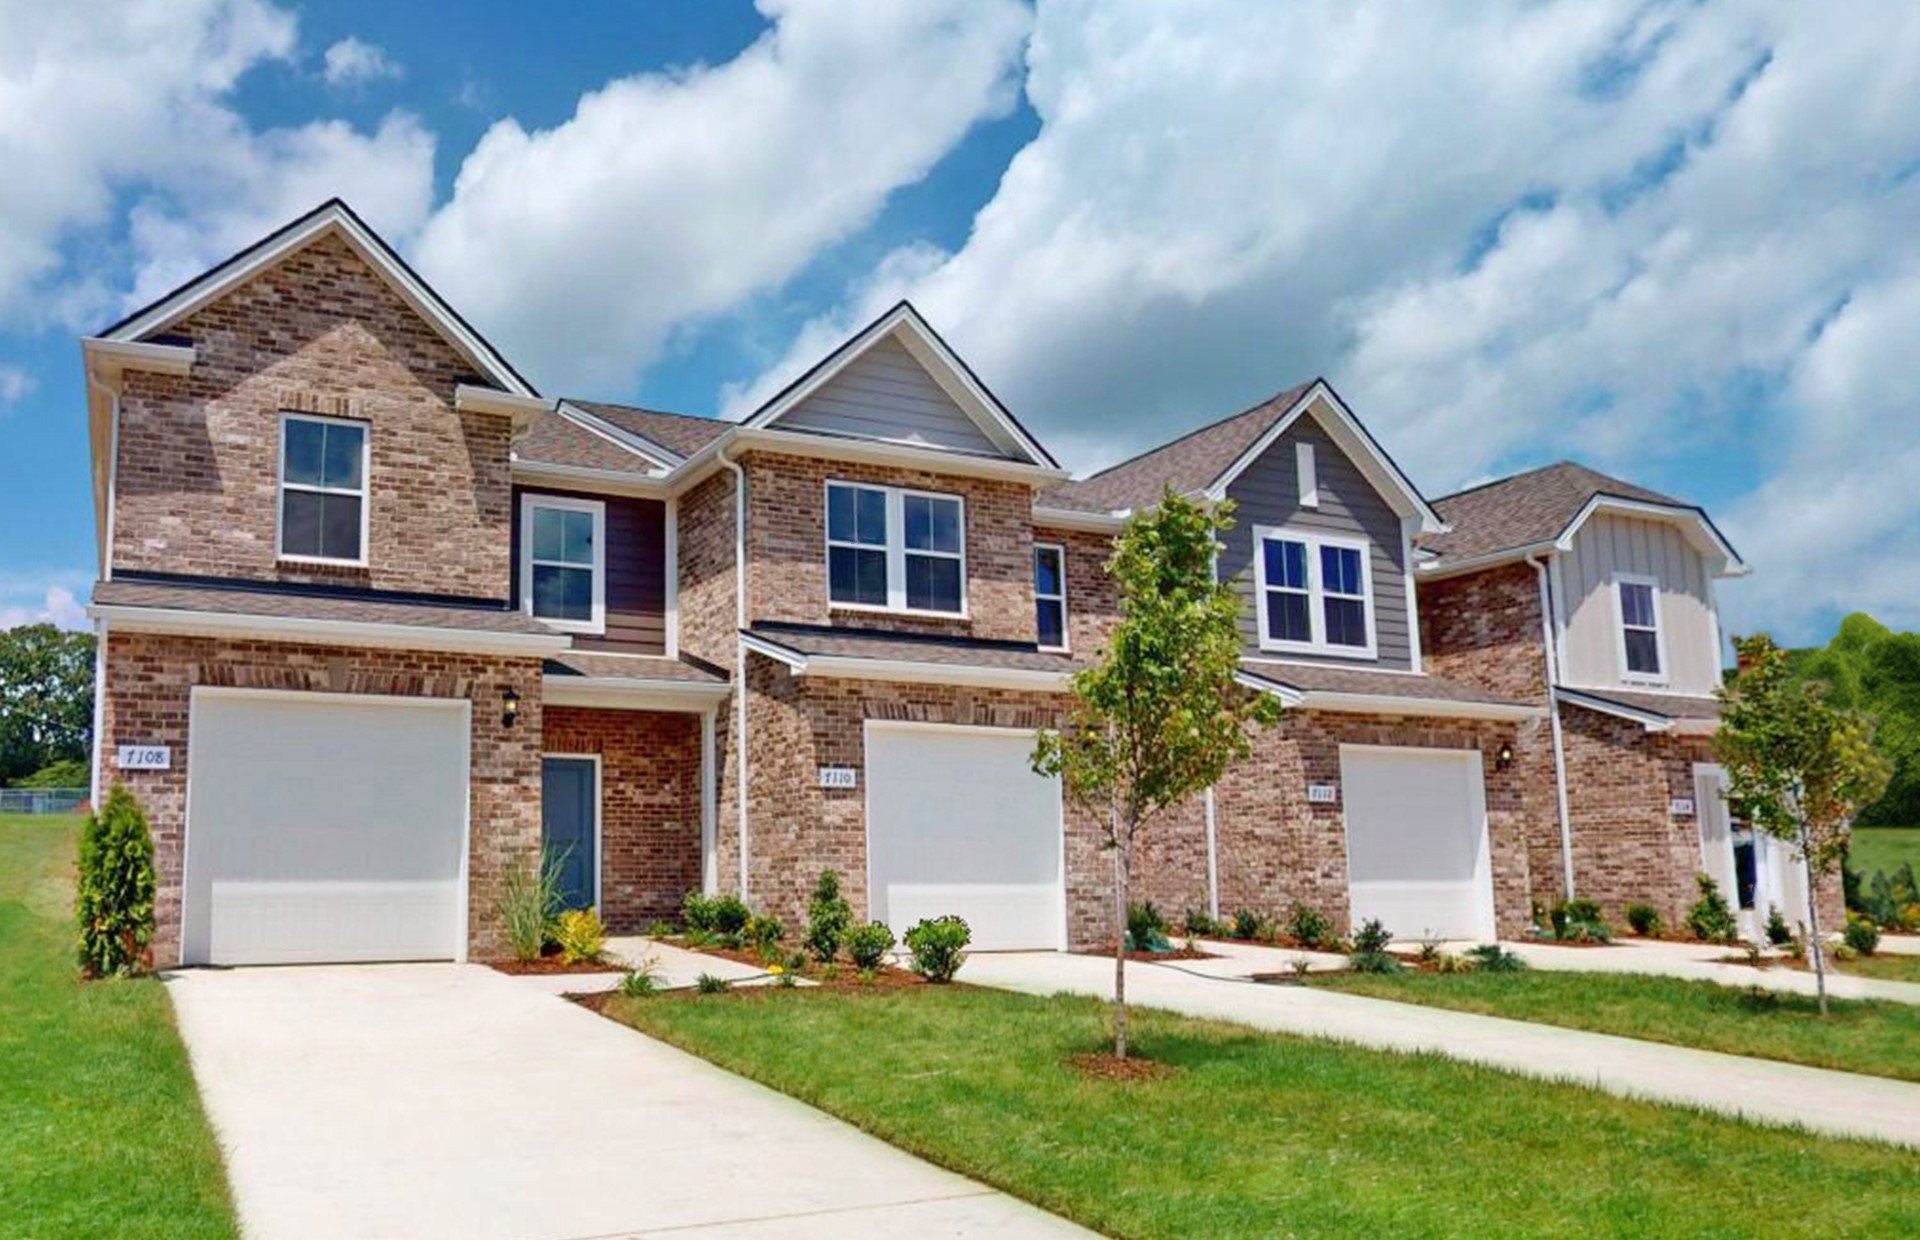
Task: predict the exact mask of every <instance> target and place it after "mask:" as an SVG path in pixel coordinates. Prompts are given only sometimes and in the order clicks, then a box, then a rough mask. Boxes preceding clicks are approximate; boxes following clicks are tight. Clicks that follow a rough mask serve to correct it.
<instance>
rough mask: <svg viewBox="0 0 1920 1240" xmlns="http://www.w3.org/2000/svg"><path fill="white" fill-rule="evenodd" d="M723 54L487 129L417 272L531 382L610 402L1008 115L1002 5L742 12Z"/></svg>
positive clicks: (1017, 11)
mask: <svg viewBox="0 0 1920 1240" xmlns="http://www.w3.org/2000/svg"><path fill="white" fill-rule="evenodd" d="M760 8H761V11H762V12H763V13H764V14H765V15H766V16H767V17H768V18H769V19H770V20H771V23H772V25H771V27H770V28H769V29H768V30H767V32H766V33H765V34H764V35H762V37H760V38H759V39H758V40H756V41H755V42H754V43H753V44H752V45H751V46H749V47H748V48H747V49H746V50H744V51H743V52H741V53H740V54H739V55H738V56H736V57H735V58H734V59H732V60H729V61H727V62H725V63H723V64H718V65H698V66H694V67H691V68H687V69H683V70H678V71H673V72H661V73H645V74H639V75H636V76H633V77H627V78H621V79H619V80H616V81H613V82H609V83H607V84H606V85H604V86H602V87H600V88H599V89H597V90H594V91H592V92H590V93H588V94H586V95H584V96H583V97H582V98H581V100H580V102H579V105H578V106H577V107H576V109H575V110H574V113H573V115H572V116H571V117H569V118H568V119H567V120H566V121H564V122H562V123H561V124H559V125H557V126H555V127H554V128H552V129H546V130H537V131H533V132H529V131H528V130H526V129H525V128H523V127H522V126H521V125H520V124H519V123H518V122H517V121H515V120H511V119H508V120H503V121H500V122H498V123H497V124H495V125H494V126H493V127H492V128H491V129H490V130H488V132H487V133H486V135H485V136H484V137H483V138H482V139H481V140H480V142H479V144H478V145H477V146H476V147H475V149H474V150H473V152H472V153H471V154H469V155H468V156H467V158H466V160H465V162H464V163H463V164H462V165H461V168H460V173H459V176H458V178H457V180H456V182H455V185H454V192H453V198H452V200H451V201H450V202H448V203H447V204H445V205H444V206H443V207H442V208H441V209H440V210H439V211H438V212H436V213H435V215H434V217H433V219H432V220H431V221H430V222H429V223H428V224H427V225H426V227H425V229H424V230H423V231H422V233H421V236H420V241H419V244H418V246H417V249H416V253H417V256H418V258H419V262H420V266H421V268H422V270H423V271H424V272H425V273H426V274H427V275H428V277H429V278H430V279H432V280H433V281H434V283H435V285H436V287H438V288H439V289H441V291H442V292H444V293H445V294H446V295H447V296H448V297H449V298H450V299H451V300H452V301H453V302H454V303H455V304H457V305H459V306H460V307H461V308H462V310H463V312H465V313H467V314H468V315H470V316H471V317H473V318H474V319H475V320H476V321H478V322H481V323H484V324H485V325H486V327H487V330H488V331H489V333H490V334H491V335H492V336H493V337H494V339H495V340H496V341H497V342H498V343H500V344H501V345H502V347H503V348H505V349H506V350H507V351H508V352H509V353H510V354H511V355H512V356H513V357H514V358H515V359H516V363H517V364H521V365H523V367H524V368H525V369H527V370H529V371H530V372H531V373H533V374H534V375H535V376H536V377H537V378H539V379H542V380H544V381H546V382H548V383H553V382H556V381H557V382H562V383H565V384H569V385H574V386H576V387H577V386H581V385H584V386H586V387H587V388H589V389H591V388H593V387H599V386H618V385H621V384H624V383H626V382H629V381H631V380H632V378H633V377H634V376H635V374H636V373H637V372H638V371H639V370H640V369H641V368H643V367H644V366H645V365H646V364H647V363H648V362H650V361H652V360H653V359H654V358H656V357H657V356H658V355H659V353H660V351H661V348H662V346H663V344H664V343H665V342H666V340H667V339H668V336H669V334H670V333H671V332H673V331H675V330H676V329H682V328H686V327H688V326H690V325H696V324H698V323H700V322H701V321H702V320H703V319H706V318H708V317H710V316H714V315H718V314H723V313H726V312H728V311H731V310H734V309H736V308H738V307H739V306H740V304H741V303H742V302H743V301H744V300H745V299H746V298H748V297H751V296H753V295H754V294H756V293H762V292H765V291H767V290H770V289H775V288H778V287H779V286H780V285H782V284H783V283H784V282H785V281H787V280H788V279H790V278H791V277H792V276H793V275H794V274H795V273H796V272H798V271H799V270H800V269H801V268H802V267H804V266H805V265H806V264H807V263H808V262H809V261H810V260H811V259H813V258H814V257H815V256H816V255H817V254H818V253H819V252H820V251H821V250H822V248H824V247H826V246H828V245H831V244H832V243H834V242H836V241H839V240H841V239H843V238H845V237H847V236H848V235H850V234H852V233H853V232H855V231H857V230H858V229H860V228H861V227H862V226H864V225H865V224H866V223H868V222H869V221H870V220H871V219H872V218H873V216H874V215H875V214H876V212H878V210H879V209H880V207H881V206H882V205H883V204H884V202H885V201H886V198H887V195H888V194H890V193H891V192H892V191H894V190H895V189H898V188H899V187H901V186H903V185H907V184H911V183H912V182H914V181H917V180H918V179H919V178H921V177H922V176H924V175H925V174H926V173H927V172H928V171H929V170H930V169H931V168H932V167H933V165H934V164H935V163H936V162H938V160H939V159H940V158H941V157H942V156H943V155H945V154H946V153H947V151H948V150H950V149H951V148H952V147H953V146H954V145H955V143H957V142H958V141H959V140H960V139H961V138H962V137H963V136H964V135H965V134H966V132H967V130H968V129H969V128H970V127H971V126H972V125H973V124H974V123H975V122H976V121H979V120H980V119H982V118H983V117H988V116H992V115H995V114H999V113H1003V112H1004V111H1005V110H1006V109H1007V108H1008V107H1010V106H1011V105H1012V102H1013V100H1014V97H1015V96H1014V89H1015V76H1014V75H1015V71H1016V69H1017V65H1018V52H1019V49H1020V46H1021V43H1022V40H1023V38H1024V36H1025V34H1026V30H1027V24H1028V15H1027V13H1026V11H1025V10H1024V9H1023V8H1022V7H1021V6H1020V5H1018V4H1017V3H1014V0H927V2H925V3H915V4H896V3H892V2H891V0H859V2H855V0H760Z"/></svg>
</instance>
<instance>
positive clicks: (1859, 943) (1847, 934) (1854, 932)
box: [1841, 913, 1880, 956]
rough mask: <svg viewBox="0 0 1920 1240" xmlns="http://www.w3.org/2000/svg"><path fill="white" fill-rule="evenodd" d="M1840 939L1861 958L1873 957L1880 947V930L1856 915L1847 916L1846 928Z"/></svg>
mask: <svg viewBox="0 0 1920 1240" xmlns="http://www.w3.org/2000/svg"><path fill="white" fill-rule="evenodd" d="M1841 937H1842V938H1843V939H1845V941H1846V944H1847V946H1848V947H1851V948H1852V949H1853V950H1854V951H1856V952H1858V953H1859V954H1860V955H1862V956H1871V955H1873V952H1874V949H1875V948H1877V947H1879V946H1880V928H1879V927H1878V926H1876V925H1874V924H1873V923H1872V922H1871V921H1869V920H1868V919H1866V918H1865V917H1862V916H1860V915H1859V914H1858V913H1848V914H1847V928H1846V930H1845V931H1844V932H1843V934H1842V936H1841Z"/></svg>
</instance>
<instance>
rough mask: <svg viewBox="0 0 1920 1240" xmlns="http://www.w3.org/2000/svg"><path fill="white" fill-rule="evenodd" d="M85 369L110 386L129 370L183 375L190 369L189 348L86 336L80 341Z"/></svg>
mask: <svg viewBox="0 0 1920 1240" xmlns="http://www.w3.org/2000/svg"><path fill="white" fill-rule="evenodd" d="M80 354H81V356H82V357H83V358H84V359H85V360H86V363H87V369H88V370H89V371H91V372H92V373H93V374H94V375H95V376H96V377H98V378H99V379H101V380H102V381H103V382H112V381H114V380H116V379H118V378H119V377H120V375H121V374H122V373H123V372H125V371H129V370H145V371H150V372H152V373H154V374H157V375H184V374H187V373H189V372H190V371H191V370H192V369H193V359H194V349H193V346H192V345H190V344H150V343H148V342H145V341H139V340H118V339H115V340H108V339H105V338H103V337H100V336H87V337H85V338H83V339H82V340H81V341H80Z"/></svg>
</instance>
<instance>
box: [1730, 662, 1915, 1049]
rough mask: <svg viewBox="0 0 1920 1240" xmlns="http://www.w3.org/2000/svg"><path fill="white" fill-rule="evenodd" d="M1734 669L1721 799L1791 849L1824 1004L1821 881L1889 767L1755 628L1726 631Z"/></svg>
mask: <svg viewBox="0 0 1920 1240" xmlns="http://www.w3.org/2000/svg"><path fill="white" fill-rule="evenodd" d="M1733 645H1734V649H1735V651H1736V652H1738V654H1739V656H1740V668H1739V672H1738V674H1737V675H1736V676H1734V678H1733V679H1732V680H1731V681H1729V682H1728V683H1727V684H1724V685H1722V686H1721V687H1720V688H1719V689H1718V690H1716V691H1715V692H1716V695H1717V696H1718V697H1719V699H1720V730H1719V731H1718V732H1716V733H1715V734H1714V738H1713V748H1714V753H1715V754H1716V756H1718V758H1719V759H1720V764H1721V765H1722V766H1724V767H1725V768H1726V771H1727V801H1728V803H1729V804H1730V805H1731V806H1732V807H1733V810H1734V812H1735V813H1736V814H1738V815H1739V816H1740V817H1742V818H1743V819H1745V820H1746V821H1747V822H1748V823H1749V824H1750V825H1752V826H1753V827H1755V828H1758V829H1759V830H1762V831H1765V832H1766V833H1767V834H1768V835H1771V836H1774V837H1775V838H1777V839H1781V840H1785V841H1787V842H1788V843H1789V844H1791V845H1792V846H1793V848H1794V851H1795V852H1796V853H1798V854H1799V857H1800V862H1801V864H1802V866H1803V867H1804V869H1805V873H1806V880H1807V893H1808V901H1807V902H1808V910H1807V914H1808V919H1809V920H1808V931H1809V933H1808V936H1807V937H1808V944H1807V951H1808V954H1809V956H1810V957H1811V959H1812V961H1813V969H1814V973H1815V975H1816V977H1817V978H1818V982H1817V987H1818V990H1819V993H1820V1012H1821V1014H1822V1015H1825V1014H1826V1011H1827V967H1826V948H1825V945H1824V944H1823V943H1822V941H1821V930H1820V901H1819V890H1820V887H1819V880H1820V879H1821V878H1824V877H1826V876H1828V875H1830V874H1832V873H1833V869H1834V866H1836V865H1837V864H1839V862H1840V860H1841V859H1842V858H1843V857H1844V856H1845V855H1846V850H1847V831H1848V827H1849V824H1850V823H1851V822H1852V820H1853V815H1854V814H1855V813H1856V812H1857V811H1858V810H1859V808H1860V807H1861V806H1862V805H1868V804H1871V803H1872V802H1873V801H1874V800H1876V799H1877V798H1878V797H1879V796H1880V794H1881V793H1882V792H1883V791H1885V789H1886V786H1887V779H1888V777H1889V775H1890V774H1891V767H1890V766H1889V764H1888V762H1887V760H1886V759H1885V758H1883V757H1881V756H1880V754H1879V753H1878V752H1877V751H1876V750H1875V749H1874V747H1873V728H1872V724H1871V723H1870V722H1869V721H1868V720H1867V718H1866V716H1864V715H1861V714H1858V713H1856V712H1854V711H1850V710H1841V709H1839V708H1838V707H1836V706H1835V705H1834V704H1833V703H1832V702H1830V701H1829V700H1828V696H1827V688H1826V686H1825V685H1824V684H1823V683H1821V682H1819V681H1807V680H1797V679H1795V678H1794V676H1793V673H1792V671H1791V670H1790V668H1789V666H1788V659H1787V653H1786V652H1785V651H1784V650H1781V649H1780V648H1779V647H1778V646H1775V645H1774V644H1773V639H1772V638H1770V637H1768V636H1767V635H1766V634H1764V633H1762V634H1760V635H1759V636H1757V637H1744V638H1735V639H1734V643H1733Z"/></svg>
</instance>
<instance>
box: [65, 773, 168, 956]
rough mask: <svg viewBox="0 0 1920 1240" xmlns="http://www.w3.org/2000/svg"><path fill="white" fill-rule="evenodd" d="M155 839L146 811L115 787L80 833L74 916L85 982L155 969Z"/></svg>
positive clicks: (120, 788) (129, 794) (130, 795)
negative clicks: (148, 827) (149, 827)
mask: <svg viewBox="0 0 1920 1240" xmlns="http://www.w3.org/2000/svg"><path fill="white" fill-rule="evenodd" d="M153 890H154V876H153V835H152V833H151V832H149V831H148V830H147V815H146V811H144V810H142V809H141V808H140V803H139V802H138V801H136V800H134V798H133V794H132V793H131V792H128V791H127V790H126V789H125V788H122V787H120V786H119V785H118V784H115V785H114V788H113V791H112V792H110V793H108V794H107V803H106V804H105V805H103V806H101V807H100V810H99V811H98V812H97V813H94V814H91V815H89V816H88V818H87V825H86V826H85V827H84V828H83V829H82V830H81V832H80V874H79V883H78V886H77V888H76V890H75V892H74V901H73V905H74V917H75V919H76V920H77V921H78V922H79V925H80V942H79V956H80V972H81V973H82V975H84V976H86V977H107V976H110V975H113V974H132V973H139V972H142V971H144V970H146V969H148V968H150V967H152V964H153V953H152V949H151V948H150V947H149V944H151V943H152V942H153Z"/></svg>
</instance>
